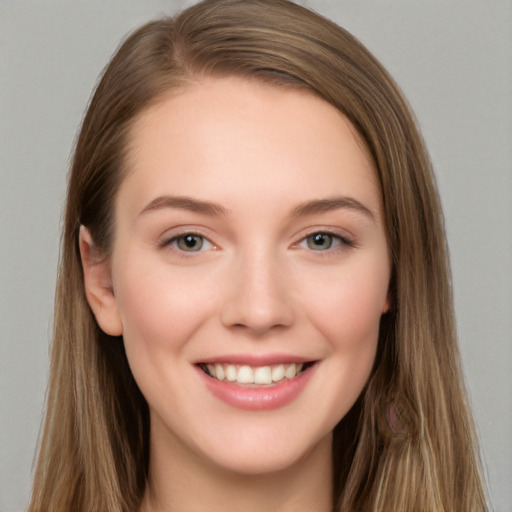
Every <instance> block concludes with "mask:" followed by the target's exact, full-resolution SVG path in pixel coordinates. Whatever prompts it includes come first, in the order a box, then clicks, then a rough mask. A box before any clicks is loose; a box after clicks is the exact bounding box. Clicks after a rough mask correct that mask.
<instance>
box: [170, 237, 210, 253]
mask: <svg viewBox="0 0 512 512" xmlns="http://www.w3.org/2000/svg"><path fill="white" fill-rule="evenodd" d="M168 244H169V245H171V246H173V247H175V248H176V249H178V250H180V251H183V252H199V251H201V250H205V249H210V248H211V247H212V243H211V242H210V241H209V240H207V239H206V238H205V237H203V236H201V235H196V234H194V233H185V234H183V235H179V236H175V237H174V238H172V239H171V240H169V242H168Z"/></svg>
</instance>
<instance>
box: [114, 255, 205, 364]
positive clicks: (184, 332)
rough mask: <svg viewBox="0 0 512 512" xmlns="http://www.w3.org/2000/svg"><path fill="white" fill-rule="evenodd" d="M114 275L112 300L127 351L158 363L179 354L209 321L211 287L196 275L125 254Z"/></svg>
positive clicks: (201, 277) (158, 262) (192, 272)
mask: <svg viewBox="0 0 512 512" xmlns="http://www.w3.org/2000/svg"><path fill="white" fill-rule="evenodd" d="M125 262H126V263H124V264H123V265H120V266H119V268H118V271H117V277H118V279H117V284H116V292H115V293H116V300H117V304H118V309H119V313H120V315H121V320H122V324H123V338H124V341H125V345H126V347H127V351H132V352H138V353H139V355H142V354H141V353H142V352H145V353H146V355H149V356H150V357H154V358H158V357H159V355H160V353H162V352H177V351H180V350H181V349H182V348H183V347H184V346H185V344H186V341H187V340H188V339H190V338H191V337H192V336H193V334H194V332H195V331H196V330H197V329H198V328H199V327H200V326H201V325H202V324H203V323H204V322H205V321H206V320H207V319H208V318H209V317H210V316H211V311H212V309H213V308H214V298H215V296H214V294H213V293H212V292H211V290H212V288H213V287H212V286H208V281H207V280H205V279H204V278H203V277H204V276H201V275H197V273H196V275H194V271H191V270H188V269H187V270H185V271H183V270H182V271H180V270H176V269H172V267H170V266H169V265H166V264H165V263H162V262H161V261H158V259H155V260H154V261H151V259H150V261H147V257H145V258H142V257H141V258H138V257H137V255H136V253H135V254H132V255H127V256H126V258H125Z"/></svg>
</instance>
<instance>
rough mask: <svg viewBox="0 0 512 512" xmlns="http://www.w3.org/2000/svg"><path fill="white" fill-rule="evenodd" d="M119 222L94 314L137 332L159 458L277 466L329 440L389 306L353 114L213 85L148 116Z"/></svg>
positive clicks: (254, 468)
mask: <svg viewBox="0 0 512 512" xmlns="http://www.w3.org/2000/svg"><path fill="white" fill-rule="evenodd" d="M115 218H116V228H115V237H114V244H113V251H112V254H111V257H110V258H109V261H108V267H107V266H105V273H108V277H105V279H104V280H103V282H104V283H106V289H107V292H106V293H107V294H108V290H110V289H111V290H112V297H111V300H106V301H105V303H104V304H103V305H102V306H101V307H99V308H96V309H95V308H94V307H93V309H95V313H96V317H97V319H98V321H99V323H100V325H101V326H102V328H103V329H104V330H106V331H107V332H109V333H110V334H122V335H123V339H124V344H125V347H126V352H127V357H128V361H129V364H130V367H131V369H132V372H133V375H134V377H135V380H136V381H137V383H138V385H139V387H140V389H141V391H142V393H143V394H144V396H145V398H146V399H147V402H148V404H149V409H150V415H151V437H150V439H151V445H152V454H153V453H164V452H165V451H166V450H167V449H171V450H172V453H180V454H181V455H182V456H185V457H191V458H194V459H195V460H199V461H203V462H205V463H209V464H211V463H213V464H214V466H216V467H222V468H225V469H229V470H233V471H237V472H241V473H263V472H267V471H273V470H277V469H282V468H286V467H288V466H291V465H293V464H294V463H296V462H298V461H300V460H302V459H303V458H304V457H306V455H308V454H311V453H314V452H315V450H324V452H325V449H326V446H329V445H330V440H331V433H332V430H333V428H334V426H335V425H336V424H337V423H338V422H339V421H340V419H341V418H343V416H344V415H345V414H346V413H347V411H348V410H349V409H350V408H351V406H352V405H353V404H354V402H355V400H356V398H357V397H358V395H359V394H360V393H361V391H362V389H363V387H364V385H365V383H366V381H367V379H368V377H369V374H370V371H371V368H372V364H373V361H374V357H375V352H376V347H377V339H378V332H379V322H380V318H381V315H382V314H383V313H384V312H386V311H387V308H388V298H387V293H388V283H389V275H390V263H389V257H388V252H387V246H386V237H385V228H384V225H383V219H382V211H381V200H380V191H379V186H378V182H377V179H376V174H375V169H374V165H373V163H372V160H371V158H370V157H369V156H368V153H367V150H366V149H365V147H364V145H363V144H362V142H361V141H360V140H359V138H358V136H357V134H356V132H355V129H354V128H353V127H352V126H351V124H350V123H349V122H348V121H347V120H346V119H345V118H344V117H343V116H342V115H341V114H340V113H339V112H338V111H337V110H336V109H335V108H334V107H332V106H331V105H329V104H328V103H326V102H324V101H323V100H321V99H319V98H317V97H315V96H313V95H312V94H310V93H307V92H301V91H297V90H293V89H290V88H278V87H275V86H269V85H265V84H261V83H259V82H255V81H246V80H242V79H238V78H226V79H215V80H213V79H212V80H209V81H205V82H201V83H199V84H197V85H195V86H192V87H190V88H188V89H187V90H185V91H184V92H181V93H179V94H176V95H172V96H169V97H168V98H166V99H165V100H163V101H161V102H160V103H158V104H157V105H155V106H153V107H151V108H150V109H149V110H147V111H145V112H144V113H143V114H142V115H141V116H140V117H139V118H138V119H137V121H136V123H135V125H134V128H133V131H132V137H131V144H130V147H129V158H128V172H127V176H126V178H125V180H124V181H123V183H122V185H121V187H120V190H119V193H118V196H117V201H116V206H115ZM110 279H111V282H110ZM100 302H101V301H100Z"/></svg>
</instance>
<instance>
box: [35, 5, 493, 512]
mask: <svg viewBox="0 0 512 512" xmlns="http://www.w3.org/2000/svg"><path fill="white" fill-rule="evenodd" d="M227 75H236V76H241V77H247V78H249V79H254V80H261V81H265V82H268V83H269V84H273V85H276V86H281V87H299V88H303V89H307V90H309V91H311V92H312V93H314V94H316V95H318V96H319V97H321V98H323V99H324V100H325V101H327V102H329V103H330V104H332V105H334V106H335V107H336V108H337V109H339V110H340V111H341V112H342V113H343V114H344V115H345V116H346V117H347V118H348V119H349V120H350V121H351V122H352V124H353V125H354V126H355V128H356V129H357V130H358V131H359V133H360V135H361V136H362V137H363V138H364V140H365V142H366V144H367V146H368V148H369V150H370V152H371V155H372V157H373V159H374V161H375V164H376V169H377V173H378V179H379V182H380V186H381V191H382V200H383V205H384V215H385V225H386V228H387V239H388V244H389V249H390V254H391V259H392V278H391V288H390V290H391V296H392V308H391V312H390V313H389V314H387V315H384V317H383V320H382V324H381V330H380V339H379V347H378V353H377V357H376V360H375V365H374V370H373V373H372V376H371V378H370V380H369V382H368V383H367V386H366V388H365V390H364V391H363V393H362V395H361V397H360V398H359V399H358V401H357V403H356V404H355V405H354V406H353V408H352V409H351V411H350V412H349V413H348V414H347V415H346V416H345V418H343V419H342V420H341V422H340V423H339V425H338V426H337V427H336V429H335V432H334V443H333V450H334V457H333V458H334V468H333V472H334V478H335V485H334V489H335V490H334V497H333V500H334V509H335V510H339V511H341V510H346V511H348V510H350V511H356V510H364V511H404V512H411V511H418V512H428V511H432V512H433V511H435V512H441V511H454V510H457V511H460V512H464V511H465V512H469V511H483V510H486V509H487V508H486V500H485V494H484V490H483V484H482V478H481V475H480V470H479V461H478V450H477V443H476V439H475V436H474V428H473V424H472V420H471V417H470V413H469V406H468V399H467V394H466V391H465V388H464V383H463V378H462V373H461V365H460V357H459V353H458V348H457V340H456V332H455V322H454V313H453V305H452V304H453V301H452V290H451V280H450V273H449V262H448V253H447V248H446V241H445V232H444V225H443V218H442V213H441V207H440V201H439V196H438V192H437V189H436V185H435V179H434V176H433V174H432V170H431V164H430V161H429V159H428V156H427V153H426V150H425V147H424V144H423V141H422V138H421V136H420V134H419V131H418V129H417V127H416V124H415V121H414V117H413V115H412V114H411V111H410V109H409V107H408V105H407V102H406V101H405V99H404V98H403V96H402V94H401V92H400V90H399V88H398V87H397V85H396V84H395V83H394V81H393V80H392V78H391V77H390V76H389V75H388V73H387V72H386V71H385V70H384V68H383V67H382V66H381V65H380V64H379V63H378V62H377V60H376V59H375V58H374V57H373V56H372V55H371V54H370V53H369V52H368V50H366V49H365V48H364V47H363V46H362V45H361V44H360V43H359V42H358V41H357V40H356V39H355V38H354V37H353V36H351V35H350V34H348V33H347V32H346V31H345V30H343V29H341V28H340V27H338V26H337V25H335V24H334V23H332V22H330V21H328V20H326V19H324V18H322V17H321V16H319V15H317V14H314V13H312V12H310V11H309V10H307V9H305V8H303V7H300V6H298V5H295V4H293V3H291V2H289V1H287V0H207V1H205V2H201V3H200V4H197V5H195V6H193V7H191V8H189V9H187V10H185V11H184V12H183V13H181V14H179V15H178V16H176V17H175V18H163V19H160V20H157V21H154V22H151V23H148V24H146V25H145V26H143V27H142V28H140V29H139V30H137V31H136V32H135V33H133V34H132V35H131V36H130V37H129V38H128V39H127V40H126V41H125V42H124V44H123V45H122V46H121V47H120V49H119V50H118V52H117V53H116V55H115V56H114V57H113V59H112V61H111V62H110V64H109V66H108V67H107V69H106V71H105V72H104V74H103V76H102V78H101V81H100V82H99V85H98V87H97V89H96V91H95V94H94V95H93V98H92V100H91V103H90V105H89V108H88V110H87V113H86V116H85V119H84V122H83V125H82V128H81V131H80V134H79V137H78V140H77V144H76V149H75V154H74V160H73V165H72V169H71V174H70V178H69V188H68V196H67V207H66V213H65V225H64V233H63V239H62V250H61V262H60V271H59V277H58V285H57V295H56V305H55V320H54V339H53V345H52V356H51V368H50V383H49V390H48V400H47V409H46V419H45V423H44V428H43V433H42V438H41V445H40V451H39V457H38V463H37V468H36V472H35V480H34V490H33V494H32V500H31V503H30V506H29V511H30V512H42V511H51V512H58V511H69V510H74V511H87V512H96V511H97V512H100V511H101V512H105V511H109V512H133V511H134V510H137V509H138V507H139V505H140V502H141V499H142V496H143V493H144V490H145V485H146V479H147V469H148V442H149V440H148V437H149V428H148V422H149V420H148V417H149V416H148V407H147V404H146V402H145V400H144V398H143V396H142V395H141V393H140V391H139V390H138V388H137V385H136V383H135V381H134V380H133V377H132V375H131V373H130V370H129V367H128V364H127V361H126V357H125V353H124V348H123V342H122V339H121V338H119V339H117V338H111V337H109V336H107V335H106V334H104V333H103V332H102V331H101V330H100V329H99V327H98V325H97V324H96V321H95V320H94V317H93V315H92V313H91V311H90V309H89V307H88V304H87V301H86V298H85V293H84V285H83V274H82V267H81V261H80V254H79V250H78V232H79V227H80V225H85V226H87V228H88V229H89V231H90V233H91V235H92V237H93V239H94V241H95V244H96V245H97V246H98V247H99V248H101V249H102V250H103V251H104V252H105V253H106V254H108V252H109V250H110V246H111V241H112V232H113V229H114V220H115V219H113V202H114V197H115V194H116V191H117V189H118V187H119V184H120V182H121V180H122V178H123V170H124V165H123V163H124V156H125V151H126V146H127V139H128V137H129V132H130V127H131V126H132V124H133V122H134V119H135V118H136V117H137V116H138V115H140V114H141V112H143V111H144V110H145V109H146V108H147V107H148V106H149V105H150V104H152V103H154V102H156V101H158V100H159V99H160V98H162V96H163V95H164V94H166V93H169V92H170V91H173V90H176V89H177V88H181V87H186V85H187V83H191V82H194V81H196V80H197V79H200V78H201V77H204V76H209V77H216V76H227Z"/></svg>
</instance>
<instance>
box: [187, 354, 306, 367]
mask: <svg viewBox="0 0 512 512" xmlns="http://www.w3.org/2000/svg"><path fill="white" fill-rule="evenodd" d="M313 361H315V359H314V358H311V357H304V356H299V355H294V354H286V353H273V354H223V355H218V356H213V357H207V358H205V359H201V360H199V361H196V364H223V363H225V364H236V365H248V366H270V365H273V364H287V363H310V362H313Z"/></svg>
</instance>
